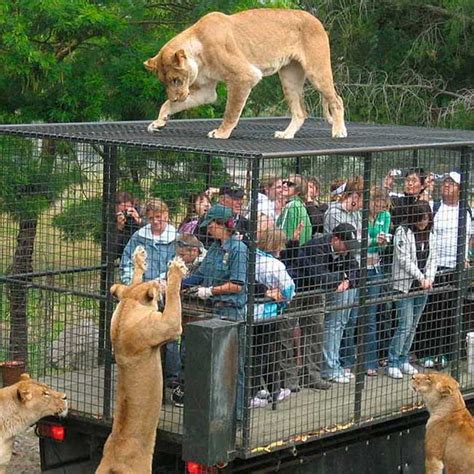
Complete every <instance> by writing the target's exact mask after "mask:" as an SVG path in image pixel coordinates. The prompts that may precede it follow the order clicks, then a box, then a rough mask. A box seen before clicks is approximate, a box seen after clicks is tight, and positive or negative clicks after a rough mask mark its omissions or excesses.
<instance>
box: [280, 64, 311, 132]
mask: <svg viewBox="0 0 474 474" xmlns="http://www.w3.org/2000/svg"><path fill="white" fill-rule="evenodd" d="M278 74H279V76H280V81H281V85H282V88H283V93H284V94H285V98H286V101H287V103H288V107H289V108H290V111H291V122H290V124H289V125H288V127H287V128H286V130H284V131H277V132H275V137H276V138H293V137H294V136H295V133H296V132H297V131H298V130H299V129H300V128H301V126H302V125H303V123H304V121H305V119H306V117H307V116H308V114H307V112H306V109H305V106H304V98H303V87H304V81H305V79H306V75H305V72H304V70H303V68H302V67H301V65H300V64H299V63H297V62H296V61H293V62H291V63H290V64H289V65H288V66H284V67H282V68H281V69H280V71H279V73H278Z"/></svg>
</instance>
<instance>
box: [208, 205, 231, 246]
mask: <svg viewBox="0 0 474 474" xmlns="http://www.w3.org/2000/svg"><path fill="white" fill-rule="evenodd" d="M206 226H207V233H208V234H209V235H210V236H211V237H212V238H214V239H217V240H227V239H228V238H229V237H230V236H231V235H232V234H233V233H234V232H235V228H234V219H233V213H232V209H231V208H230V207H227V206H224V205H222V204H215V205H214V206H212V207H211V208H210V209H209V211H207V214H206V217H205V218H204V220H203V221H202V222H201V225H200V227H201V228H202V227H206Z"/></svg>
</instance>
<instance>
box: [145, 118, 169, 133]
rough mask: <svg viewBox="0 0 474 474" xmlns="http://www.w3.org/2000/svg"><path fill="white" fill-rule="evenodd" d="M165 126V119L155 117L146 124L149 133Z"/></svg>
mask: <svg viewBox="0 0 474 474" xmlns="http://www.w3.org/2000/svg"><path fill="white" fill-rule="evenodd" d="M165 126H166V120H163V119H156V120H155V121H154V122H151V123H150V125H148V129H147V130H148V131H149V132H150V133H154V132H158V131H159V130H160V129H162V128H163V127H165Z"/></svg>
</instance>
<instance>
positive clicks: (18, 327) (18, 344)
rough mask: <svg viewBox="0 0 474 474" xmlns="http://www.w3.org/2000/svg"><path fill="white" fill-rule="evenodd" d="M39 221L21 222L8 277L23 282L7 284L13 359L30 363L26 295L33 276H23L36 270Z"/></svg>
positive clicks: (11, 357)
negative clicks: (34, 254) (36, 243)
mask: <svg viewBox="0 0 474 474" xmlns="http://www.w3.org/2000/svg"><path fill="white" fill-rule="evenodd" d="M37 225H38V220H37V219H36V218H33V219H22V220H21V221H20V222H19V229H18V235H17V246H16V250H15V255H14V257H13V262H12V265H11V267H10V270H9V272H8V273H9V275H10V276H11V277H12V278H15V279H17V280H23V282H12V283H9V285H8V289H9V292H8V295H9V299H10V351H9V355H10V359H11V360H21V361H24V362H25V365H26V364H27V362H28V317H27V300H28V298H27V296H28V283H29V282H30V281H31V277H30V276H22V275H24V274H25V273H31V272H32V271H33V250H34V243H35V238H36V228H37Z"/></svg>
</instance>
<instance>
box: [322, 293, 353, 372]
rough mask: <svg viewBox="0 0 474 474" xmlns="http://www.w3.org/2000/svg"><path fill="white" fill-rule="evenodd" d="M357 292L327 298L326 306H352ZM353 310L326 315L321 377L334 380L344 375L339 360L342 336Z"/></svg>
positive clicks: (336, 294) (342, 309) (334, 311)
mask: <svg viewBox="0 0 474 474" xmlns="http://www.w3.org/2000/svg"><path fill="white" fill-rule="evenodd" d="M356 295H357V290H355V289H350V290H346V291H341V292H339V293H336V292H335V293H331V294H328V295H327V296H326V304H328V305H331V306H332V305H334V306H346V305H352V304H353V303H354V301H355V298H356ZM350 314H351V308H350V307H348V308H341V309H336V310H333V311H331V312H329V313H326V315H325V318H324V341H323V355H324V369H323V371H322V373H321V375H322V376H323V377H324V378H327V379H332V378H335V377H339V376H342V375H344V369H343V368H342V366H341V362H340V360H339V350H340V348H341V340H342V335H343V334H344V329H345V328H346V325H347V323H348V321H349V317H350Z"/></svg>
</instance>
